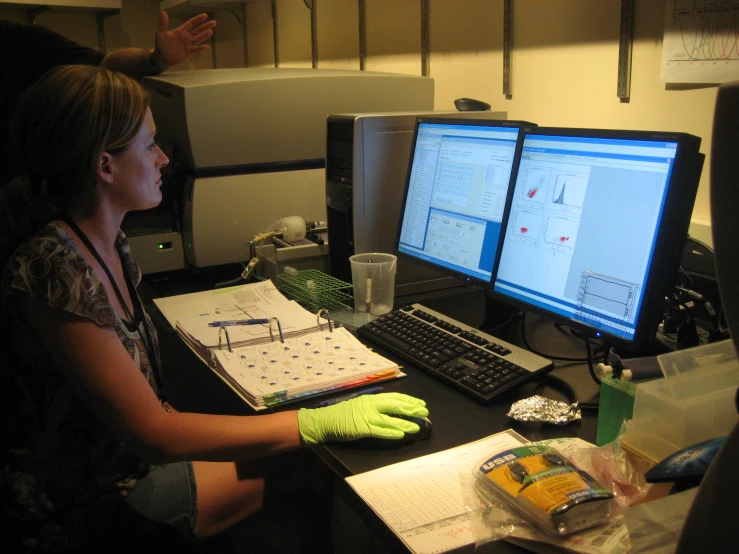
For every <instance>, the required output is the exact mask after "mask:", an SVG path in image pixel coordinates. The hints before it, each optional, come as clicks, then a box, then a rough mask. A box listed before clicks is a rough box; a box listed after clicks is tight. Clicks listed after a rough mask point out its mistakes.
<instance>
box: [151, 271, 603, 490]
mask: <svg viewBox="0 0 739 554" xmlns="http://www.w3.org/2000/svg"><path fill="white" fill-rule="evenodd" d="M236 271H237V270H234V272H233V274H235V275H237V273H236ZM227 278H228V277H227ZM222 280H223V279H222V275H221V276H216V275H211V274H209V273H207V272H203V273H201V274H195V275H192V274H191V275H174V276H173V275H169V276H164V277H162V276H155V277H153V278H147V277H145V278H144V282H143V283H142V287H141V288H142V290H141V295H142V298H143V299H144V303H145V304H146V305H147V310H148V311H149V313H152V314H153V317H154V321H155V323H156V325H157V327H158V329H159V337H160V346H161V350H162V358H163V379H164V382H165V386H166V387H167V391H168V394H169V398H170V399H171V401H172V403H173V405H175V406H176V407H177V408H178V409H181V410H187V411H194V412H206V413H225V414H253V413H254V411H253V410H252V409H251V408H250V407H249V406H247V405H246V403H244V402H243V401H242V400H241V399H240V398H239V397H238V395H237V394H236V393H234V392H233V391H232V390H231V389H230V388H229V387H228V386H227V385H226V384H225V383H224V382H223V381H222V380H221V379H220V378H219V377H217V376H216V375H215V374H214V373H213V372H212V371H211V370H210V369H208V368H207V367H206V366H205V365H204V364H203V363H202V361H201V360H200V359H198V358H197V357H196V356H195V355H194V354H193V353H192V352H191V351H190V349H189V348H188V347H187V346H186V345H185V344H184V343H183V341H182V340H181V339H180V338H179V336H178V335H177V334H176V333H175V332H174V330H172V329H171V327H169V325H168V324H167V323H166V321H164V320H163V318H161V317H156V316H157V314H158V309H157V308H156V307H155V306H154V305H153V303H152V302H151V299H152V298H153V297H158V296H170V295H176V294H184V293H187V292H195V291H197V290H205V289H208V288H212V287H213V284H214V283H216V282H219V281H222ZM400 300H401V304H405V303H411V302H421V303H423V304H424V305H426V306H428V307H429V308H432V309H434V310H438V311H440V312H442V313H445V314H447V315H449V316H450V317H452V318H454V319H457V320H459V321H461V322H463V323H466V324H468V325H472V326H474V327H478V328H479V327H480V326H481V325H482V324H483V322H484V319H485V299H484V295H483V293H482V292H480V291H477V290H472V289H455V290H453V291H448V292H446V293H444V294H441V295H438V294H437V295H435V297H434V295H431V296H429V295H424V296H422V297H408V298H403V299H400ZM520 333H521V325H520V321H517V322H515V324H514V325H508V326H505V327H503V328H501V329H500V330H499V331H497V332H496V333H495V334H496V335H497V336H500V337H501V338H503V339H504V340H507V341H509V342H514V343H516V344H521V341H520ZM526 338H527V340H528V342H529V344H530V345H531V346H532V347H533V348H536V349H538V350H540V351H542V352H544V353H546V354H548V355H551V356H576V357H580V356H584V354H585V349H584V345H583V343H582V341H580V340H579V339H577V338H575V337H573V336H572V335H571V334H569V333H566V332H563V331H561V330H559V329H557V328H556V327H555V326H554V325H553V324H552V322H551V321H548V320H546V319H543V318H537V317H531V316H529V317H528V318H527V321H526ZM377 350H378V352H380V353H381V354H383V355H386V356H387V357H390V358H392V355H390V354H388V353H385V352H382V350H380V349H377ZM402 365H403V371H404V372H405V373H407V377H404V378H401V379H397V380H394V381H390V382H386V383H384V384H383V387H384V390H386V391H396V392H403V393H406V394H410V395H413V396H416V397H418V398H422V399H424V400H425V401H426V403H427V406H428V408H429V412H430V415H429V418H430V419H431V421H432V423H433V432H432V435H431V437H430V438H429V439H427V440H424V441H418V442H415V443H410V444H407V443H406V444H402V445H397V444H390V443H389V444H388V445H387V447H383V448H378V449H366V448H360V447H358V446H357V445H356V444H353V443H343V444H338V443H337V444H331V445H325V446H323V447H322V448H320V449H318V450H319V452H318V454H319V455H320V456H321V458H322V459H323V460H324V461H325V462H326V463H327V464H329V465H330V467H331V468H332V469H333V471H334V472H335V473H336V474H337V475H339V476H341V477H346V476H348V475H354V474H357V473H362V472H365V471H369V470H372V469H376V468H378V467H382V466H385V465H388V464H392V463H395V462H401V461H405V460H408V459H411V458H415V457H418V456H423V455H426V454H431V453H434V452H438V451H440V450H445V449H448V448H452V447H454V446H458V445H460V444H464V443H467V442H471V441H474V440H477V439H480V438H482V437H485V436H488V435H492V434H494V433H497V432H499V431H502V430H505V429H507V428H512V429H514V430H516V431H517V432H518V433H520V434H521V435H523V436H524V437H526V438H528V439H529V440H539V439H544V438H554V437H562V436H576V437H580V438H582V439H584V440H587V441H590V442H595V436H596V427H597V417H594V416H592V415H589V414H586V413H583V419H582V421H579V422H575V423H573V424H570V425H566V426H552V425H543V424H524V423H518V422H515V421H513V420H511V419H510V418H508V417H507V416H506V413H507V412H508V410H509V408H510V406H511V404H512V403H513V402H515V401H516V400H519V399H521V398H527V397H529V396H532V395H533V394H543V395H544V396H547V397H549V398H554V399H557V400H563V401H567V400H568V398H567V396H566V395H565V394H563V393H562V392H561V391H559V390H557V389H556V388H551V387H549V386H545V388H544V389H541V390H539V391H536V390H535V389H536V386H537V384H536V383H532V384H528V385H524V386H522V387H519V388H517V389H515V390H514V391H511V392H510V393H508V394H505V395H504V396H502V397H501V398H500V399H499V400H498V401H497V402H496V403H494V404H492V405H490V406H482V405H480V404H477V403H476V402H475V401H473V400H472V399H470V398H468V397H466V396H464V395H462V394H461V393H460V392H458V391H456V390H453V389H451V388H449V387H447V386H445V385H444V384H442V383H441V382H440V381H438V380H436V379H434V378H433V377H431V376H429V375H427V374H426V373H424V372H422V371H421V370H419V369H416V368H414V367H413V366H412V365H410V364H406V363H403V364H402ZM552 375H553V376H555V377H556V378H558V379H559V380H561V381H563V382H565V383H566V384H567V385H569V387H571V389H572V390H573V391H574V392H575V395H576V398H577V399H578V400H579V401H581V402H587V401H591V400H592V399H593V397H595V396H596V395H597V393H598V387H597V385H596V384H595V383H594V382H593V381H592V379H591V377H590V375H589V373H588V369H587V366H586V365H585V364H579V363H574V364H573V363H570V364H566V363H563V362H558V363H556V364H555V369H554V370H553V371H552ZM314 402H315V401H304V402H302V403H293V404H289V405H287V406H285V407H284V408H281V409H295V408H300V407H308V406H312V404H313V403H314Z"/></svg>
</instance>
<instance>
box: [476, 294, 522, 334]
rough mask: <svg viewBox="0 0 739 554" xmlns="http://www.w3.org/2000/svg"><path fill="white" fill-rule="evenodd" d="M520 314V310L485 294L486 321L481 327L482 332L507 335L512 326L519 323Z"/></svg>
mask: <svg viewBox="0 0 739 554" xmlns="http://www.w3.org/2000/svg"><path fill="white" fill-rule="evenodd" d="M520 314H521V309H520V308H517V307H515V306H511V305H510V304H506V303H505V302H501V301H500V300H496V299H495V298H491V296H490V294H489V293H488V292H485V319H484V320H483V323H482V325H480V331H483V332H485V333H489V334H491V335H500V334H501V333H506V334H507V333H508V332H509V331H508V329H510V324H511V323H513V322H514V321H518V316H519V315H520ZM504 328H505V329H504Z"/></svg>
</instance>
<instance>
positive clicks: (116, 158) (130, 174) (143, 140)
mask: <svg viewBox="0 0 739 554" xmlns="http://www.w3.org/2000/svg"><path fill="white" fill-rule="evenodd" d="M154 135H156V125H155V124H154V118H153V117H152V115H151V110H150V109H149V108H147V109H146V116H145V117H144V122H143V123H142V125H141V128H140V129H139V131H138V133H136V137H135V138H134V139H133V141H132V142H131V143H130V144H129V145H128V146H127V147H126V149H125V150H124V151H123V152H120V153H117V154H113V156H112V161H111V165H112V167H113V170H114V174H113V176H114V180H113V183H114V185H115V186H114V187H113V190H112V192H113V193H114V195H115V200H116V203H119V204H120V205H121V207H123V208H124V209H125V210H126V211H131V210H146V209H149V208H154V207H156V206H158V205H159V203H160V202H161V201H162V193H161V191H160V190H159V187H161V186H162V179H161V176H162V174H161V169H162V168H163V167H164V166H165V165H167V164H168V163H169V158H167V156H166V155H165V154H164V152H162V149H161V148H159V146H158V145H157V144H156V142H154Z"/></svg>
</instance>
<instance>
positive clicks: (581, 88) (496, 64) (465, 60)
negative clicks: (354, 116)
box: [0, 0, 739, 240]
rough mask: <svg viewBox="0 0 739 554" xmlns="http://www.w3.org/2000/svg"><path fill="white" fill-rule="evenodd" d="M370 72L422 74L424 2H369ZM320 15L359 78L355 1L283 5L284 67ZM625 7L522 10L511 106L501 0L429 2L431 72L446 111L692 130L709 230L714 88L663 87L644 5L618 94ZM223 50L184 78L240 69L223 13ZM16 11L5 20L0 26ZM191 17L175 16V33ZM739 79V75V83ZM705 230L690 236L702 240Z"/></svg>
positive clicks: (258, 52)
mask: <svg viewBox="0 0 739 554" xmlns="http://www.w3.org/2000/svg"><path fill="white" fill-rule="evenodd" d="M365 4H366V53H367V57H366V67H365V69H366V70H368V71H387V72H395V73H409V74H415V75H420V74H421V71H422V69H421V0H365ZM307 5H315V9H316V17H317V42H316V44H317V49H318V67H321V68H338V69H359V68H360V61H359V23H358V13H359V12H358V2H357V1H356V0H276V2H275V6H276V14H277V25H276V27H277V38H278V40H277V45H278V46H277V59H278V62H279V66H280V67H311V65H312V51H311V14H310V10H309V9H308V7H307ZM620 7H621V2H620V0H598V1H593V0H557V1H556V2H543V1H540V0H514V1H513V46H514V51H513V56H512V93H513V94H512V97H511V98H510V99H506V98H505V97H504V96H503V93H502V87H503V84H502V72H503V55H502V54H503V53H502V48H503V0H429V22H430V23H429V45H430V57H429V73H430V76H432V77H433V78H434V80H435V87H436V99H435V104H436V108H437V109H444V110H448V109H453V101H454V99H455V98H459V97H464V96H466V97H471V98H478V99H480V100H484V101H486V102H488V103H489V104H491V105H492V109H493V110H505V111H507V112H508V114H509V117H510V118H512V119H526V120H529V121H534V122H536V123H538V124H539V125H547V126H580V127H600V128H630V129H646V130H666V131H683V132H687V133H692V134H695V135H698V136H700V137H701V138H702V140H703V142H702V147H701V150H702V151H703V152H704V153H706V155H707V159H706V166H705V168H704V171H703V176H702V179H701V185H700V189H699V192H698V198H697V199H696V202H695V206H694V210H693V220H694V223H696V224H701V223H705V224H708V222H709V221H710V210H709V196H708V186H709V183H708V164H709V163H710V156H708V154H709V152H710V145H711V144H710V143H711V125H712V118H713V108H714V102H715V97H716V87H715V86H693V87H679V86H667V85H665V83H663V82H661V81H660V79H659V74H660V63H661V55H662V33H663V29H664V18H665V7H666V2H665V0H635V16H634V45H633V54H632V75H631V98H630V101H629V102H628V103H624V102H621V101H620V100H619V99H618V97H617V95H616V85H617V79H616V77H617V74H616V70H617V61H618V38H619V27H620ZM157 10H158V2H157V1H156V0H124V1H123V9H122V12H121V14H120V15H118V16H114V17H112V18H110V19H108V20H107V21H106V26H105V29H106V37H107V42H108V47H109V49H114V48H119V47H123V46H142V47H150V46H152V45H153V33H154V30H155V29H156V24H157ZM212 14H213V17H215V19H216V20H217V21H218V27H217V32H216V35H215V46H216V48H215V50H214V51H206V52H203V53H201V54H198V55H196V56H195V57H194V58H193V59H192V60H190V61H189V62H187V63H186V64H183V67H179V68H175V69H202V68H210V67H213V66H214V64H215V66H216V67H241V66H243V65H244V45H243V36H244V33H243V28H242V25H241V23H240V22H239V21H237V19H236V17H235V16H234V15H233V14H232V13H230V12H228V11H225V10H216V11H214V12H212ZM6 15H7V12H6V11H3V10H0V17H2V16H6ZM181 21H182V19H178V18H173V21H172V24H174V25H176V24H179V23H180V22H181ZM38 22H39V23H41V24H44V25H48V26H49V27H51V28H53V29H55V30H57V31H59V32H62V33H64V34H66V35H68V36H70V37H71V38H74V39H75V40H78V41H79V42H82V43H83V44H88V45H90V46H95V45H96V44H97V34H96V32H95V22H94V16H91V15H89V14H73V13H64V14H60V13H57V12H52V13H47V14H42V15H40V16H39V17H38ZM273 29H274V25H273V18H272V3H271V1H270V0H248V1H247V2H246V35H247V49H248V58H249V59H248V65H249V66H251V67H260V66H262V67H272V66H274V65H275V47H274V44H275V41H274V34H273ZM737 78H738V79H739V76H737ZM702 232H703V233H704V232H705V229H704V228H701V227H700V226H699V225H696V226H694V227H692V228H691V234H694V235H695V236H699V238H702V239H703V240H710V236H708V235H706V234H701V233H702Z"/></svg>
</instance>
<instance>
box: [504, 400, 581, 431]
mask: <svg viewBox="0 0 739 554" xmlns="http://www.w3.org/2000/svg"><path fill="white" fill-rule="evenodd" d="M508 417H510V418H513V419H515V420H517V421H535V422H539V423H552V424H554V425H567V424H568V423H572V422H573V421H577V420H579V419H581V418H582V412H581V411H580V408H579V407H578V405H577V402H575V403H574V404H567V403H565V402H559V401H557V400H551V399H549V398H545V397H543V396H538V395H536V396H531V397H529V398H524V399H523V400H519V401H518V402H514V403H513V405H512V406H511V409H510V410H509V411H508Z"/></svg>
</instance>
